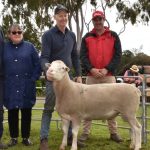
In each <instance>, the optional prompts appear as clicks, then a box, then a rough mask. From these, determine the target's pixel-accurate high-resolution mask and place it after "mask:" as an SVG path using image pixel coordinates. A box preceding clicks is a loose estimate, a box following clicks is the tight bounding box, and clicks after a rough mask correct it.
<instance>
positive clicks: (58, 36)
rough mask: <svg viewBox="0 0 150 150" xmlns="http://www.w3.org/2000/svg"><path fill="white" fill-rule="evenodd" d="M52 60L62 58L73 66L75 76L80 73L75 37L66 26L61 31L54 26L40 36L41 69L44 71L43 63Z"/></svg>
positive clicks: (69, 65) (68, 64)
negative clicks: (63, 30)
mask: <svg viewBox="0 0 150 150" xmlns="http://www.w3.org/2000/svg"><path fill="white" fill-rule="evenodd" d="M54 60H62V61H63V62H64V63H65V64H66V65H67V66H68V67H69V68H72V66H73V67H74V70H75V73H76V76H80V75H81V68H80V61H79V56H78V52H77V45H76V37H75V34H74V33H73V32H71V31H70V30H69V29H68V28H66V29H65V33H63V32H61V31H60V30H59V29H58V27H57V26H55V27H52V28H51V29H50V30H48V31H46V32H45V33H44V35H43V36H42V53H41V66H42V69H43V70H44V71H46V67H45V63H51V62H52V61H54Z"/></svg>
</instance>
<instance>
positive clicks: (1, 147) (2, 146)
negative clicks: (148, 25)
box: [0, 141, 8, 149]
mask: <svg viewBox="0 0 150 150" xmlns="http://www.w3.org/2000/svg"><path fill="white" fill-rule="evenodd" d="M7 148H8V146H7V145H6V144H4V143H2V142H1V141H0V149H7Z"/></svg>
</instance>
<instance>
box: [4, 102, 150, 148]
mask: <svg viewBox="0 0 150 150" xmlns="http://www.w3.org/2000/svg"><path fill="white" fill-rule="evenodd" d="M42 107H43V104H41V103H37V104H36V106H35V107H34V108H42ZM41 114H42V111H41V110H33V113H32V119H33V121H32V126H31V136H30V139H31V141H32V142H33V143H34V144H33V146H30V147H26V146H23V145H22V143H21V141H22V139H21V138H20V137H21V136H20V137H19V138H18V144H17V145H16V146H14V147H12V148H9V149H10V150H38V149H39V141H40V139H39V136H40V125H41V121H40V119H41ZM140 114H141V110H139V112H138V115H140ZM148 116H150V109H149V110H148ZM58 117H59V116H58V114H57V113H56V112H55V113H54V114H53V118H58ZM5 119H6V120H7V112H5ZM117 122H118V125H119V126H124V125H126V126H128V125H127V123H126V122H124V121H122V119H120V117H117ZM95 123H96V124H95ZM98 123H102V121H94V124H93V125H92V129H91V134H90V138H89V139H88V141H87V142H86V145H87V146H86V147H85V148H82V150H128V149H129V145H130V141H129V138H130V137H129V136H130V132H129V130H126V129H120V128H119V129H118V132H119V134H120V136H121V137H122V138H123V140H124V142H122V143H120V144H117V143H115V142H113V141H110V140H109V131H108V129H107V127H105V126H100V125H98ZM148 130H150V121H148ZM81 131H82V129H80V132H79V135H80V133H81ZM50 132H51V134H50V137H49V147H50V149H51V150H59V145H60V143H61V140H62V131H61V123H60V122H59V124H58V128H57V125H56V122H54V121H53V122H52V123H51V126H50ZM9 139H10V137H9V130H8V124H7V123H5V124H4V135H3V141H4V142H5V143H8V141H9ZM149 141H150V135H148V141H147V144H142V150H149V149H150V142H149ZM69 149H70V147H67V148H66V150H69ZM79 150H80V149H79Z"/></svg>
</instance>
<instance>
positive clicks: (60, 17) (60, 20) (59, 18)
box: [54, 11, 68, 27]
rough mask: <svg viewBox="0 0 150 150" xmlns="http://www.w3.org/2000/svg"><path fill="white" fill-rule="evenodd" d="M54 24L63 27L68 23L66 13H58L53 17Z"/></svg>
mask: <svg viewBox="0 0 150 150" xmlns="http://www.w3.org/2000/svg"><path fill="white" fill-rule="evenodd" d="M54 19H55V20H56V24H57V25H58V26H61V27H65V26H66V25H67V23H68V13H67V12H65V11H60V12H59V13H58V14H56V15H55V16H54Z"/></svg>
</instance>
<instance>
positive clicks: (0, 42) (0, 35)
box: [0, 28, 4, 138]
mask: <svg viewBox="0 0 150 150" xmlns="http://www.w3.org/2000/svg"><path fill="white" fill-rule="evenodd" d="M3 48H4V35H3V32H2V29H1V28H0V111H1V110H3V89H4V87H3V80H4V79H3V72H4V70H3V63H2V58H3ZM0 113H1V112H0ZM0 124H1V117H0ZM0 138H1V129H0Z"/></svg>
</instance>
